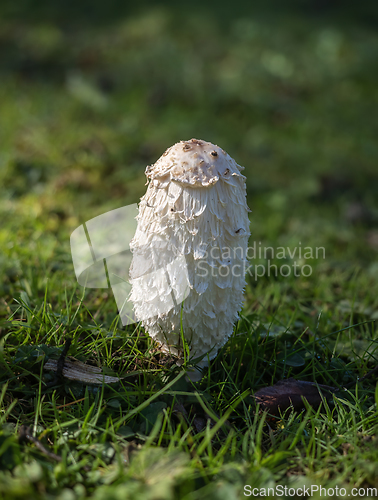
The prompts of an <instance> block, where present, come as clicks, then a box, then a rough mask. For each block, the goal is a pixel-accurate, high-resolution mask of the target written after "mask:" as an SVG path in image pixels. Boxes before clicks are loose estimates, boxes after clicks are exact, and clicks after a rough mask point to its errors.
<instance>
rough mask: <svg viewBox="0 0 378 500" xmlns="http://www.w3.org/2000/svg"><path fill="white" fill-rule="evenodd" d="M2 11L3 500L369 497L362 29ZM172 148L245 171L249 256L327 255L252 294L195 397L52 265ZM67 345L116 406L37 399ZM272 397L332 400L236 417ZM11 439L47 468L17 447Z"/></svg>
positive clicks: (64, 388) (90, 391) (373, 147)
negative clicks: (267, 250)
mask: <svg viewBox="0 0 378 500" xmlns="http://www.w3.org/2000/svg"><path fill="white" fill-rule="evenodd" d="M37 3H38V2H37ZM39 3H41V2H39ZM42 4H43V2H42ZM19 5H20V6H21V7H22V9H23V10H21V11H19V12H16V11H13V10H12V9H13V7H12V6H11V4H10V3H9V5H8V2H4V4H3V5H2V6H1V7H0V14H1V22H0V56H1V57H0V76H1V86H0V109H1V113H0V137H1V150H0V217H1V225H0V276H1V279H0V380H1V383H2V389H1V396H0V401H1V406H0V408H1V409H0V497H1V498H5V499H10V500H16V499H24V498H59V499H61V500H74V499H75V500H76V499H81V498H94V499H96V500H99V499H106V500H113V499H114V500H115V499H117V500H118V499H122V500H124V499H127V498H132V499H138V498H140V499H142V498H143V499H164V500H168V499H171V498H172V499H173V498H180V499H185V500H196V499H203V498H205V499H206V498H208V499H212V500H213V499H218V498H219V499H224V498H229V499H234V498H235V499H239V498H244V495H243V487H244V485H252V487H257V488H268V487H273V486H275V485H281V486H287V487H293V488H297V487H302V486H306V487H309V486H311V485H314V486H315V485H318V486H322V487H324V488H335V487H336V486H338V487H339V488H346V491H347V493H349V492H350V491H351V489H352V488H354V487H357V488H369V487H376V488H378V465H377V464H378V451H377V449H378V447H377V431H378V411H377V403H378V392H377V382H376V378H374V377H372V378H369V379H366V380H363V381H362V382H359V383H358V379H359V378H361V377H363V376H364V375H365V374H366V373H367V372H368V371H369V370H371V369H372V368H374V367H375V366H376V365H377V363H378V351H377V345H378V344H377V341H378V336H377V327H376V320H377V319H378V298H377V297H378V285H377V281H378V280H377V278H378V254H377V250H378V228H377V226H378V201H377V200H378V196H377V195H378V171H377V167H376V160H377V157H378V145H377V139H376V138H377V136H378V127H377V121H376V116H375V115H376V113H375V112H374V105H375V103H376V101H377V96H378V95H377V78H378V69H377V66H376V54H377V50H378V36H377V34H376V31H375V30H374V19H375V18H374V15H373V14H374V13H375V11H374V9H373V8H372V7H371V6H370V7H369V6H368V5H367V4H366V5H365V4H364V3H362V4H361V6H360V10H359V15H358V16H356V17H354V16H353V15H352V13H351V11H350V10H348V8H347V7H346V8H345V9H343V12H342V15H341V13H340V12H338V11H337V9H333V10H332V9H331V8H329V9H327V8H324V9H320V11H317V10H316V9H315V10H306V8H304V7H303V5H302V6H301V5H300V4H299V3H296V2H291V3H290V4H289V3H288V7H287V8H286V9H285V8H282V7H278V6H275V5H274V2H273V3H272V6H271V8H270V10H266V8H265V10H264V6H263V5H259V3H256V6H255V7H253V8H252V7H249V6H247V5H244V4H240V6H239V7H238V9H236V10H235V13H234V15H233V16H227V13H226V12H225V10H226V9H225V7H224V6H223V7H222V8H221V9H220V14H219V15H218V14H217V13H216V12H214V10H211V9H208V10H206V8H203V10H199V8H197V9H196V8H193V9H192V10H191V12H187V13H186V15H185V16H183V15H182V13H179V14H178V13H177V11H176V10H175V9H174V8H173V7H169V8H168V7H165V8H164V7H159V8H156V7H155V8H147V7H146V8H145V9H144V10H141V11H139V12H138V11H137V10H135V12H134V13H133V14H132V15H131V14H130V15H126V14H125V11H122V12H120V13H119V14H117V12H115V11H111V9H108V10H107V9H106V8H105V7H103V6H102V7H101V8H100V6H99V5H97V3H95V5H96V8H94V10H93V12H92V11H91V13H90V14H88V13H87V10H86V9H85V8H84V6H83V7H80V6H79V3H78V5H77V6H76V7H75V9H76V10H73V11H70V10H69V9H68V7H67V9H66V10H64V9H63V11H64V16H63V15H62V18H60V14H62V12H60V10H59V9H62V7H58V6H57V7H56V9H57V10H56V11H54V9H53V8H52V7H49V8H47V6H46V8H45V9H44V8H41V7H40V6H39V10H38V9H36V10H35V11H34V10H33V8H32V7H31V6H30V5H29V4H28V2H20V4H19ZM167 5H168V4H167ZM243 5H244V7H243ZM279 5H281V3H280V4H279ZM21 7H20V9H21ZM276 7H277V9H276ZM71 8H73V7H72V6H71ZM96 9H97V10H96ZM101 9H102V10H101ZM243 9H244V10H243ZM369 9H370V10H369ZM104 11H106V13H105V12H104ZM70 12H71V14H72V12H76V14H75V16H74V18H70ZM87 14H88V15H87ZM105 14H106V15H105ZM339 14H340V15H339ZM91 16H92V18H91ZM96 16H97V17H96ZM60 19H62V21H60ZM69 19H71V20H70V21H69ZM63 20H64V21H63ZM191 137H197V138H202V139H205V140H209V141H212V142H215V143H217V144H219V145H220V146H221V147H223V148H224V149H226V150H227V151H228V152H229V153H230V154H231V156H232V157H233V158H235V159H236V160H237V161H238V163H240V164H242V165H244V166H245V167H246V170H245V175H246V176H247V187H248V202H249V206H250V207H251V209H252V214H251V217H250V220H251V233H252V236H251V240H250V244H251V245H252V244H253V243H254V242H256V244H257V246H258V243H259V242H261V244H262V246H272V247H274V248H277V247H281V246H282V247H289V248H290V249H293V248H294V247H295V246H298V245H299V242H301V246H302V248H304V247H306V246H307V247H312V248H315V247H324V249H325V258H322V256H320V258H318V259H316V258H314V259H309V260H308V261H307V260H306V261H304V260H302V261H301V263H302V264H303V263H308V264H310V265H311V267H312V274H311V275H310V276H309V277H307V278H306V277H303V276H301V277H297V278H296V277H294V276H293V275H291V276H289V277H288V278H283V277H282V276H278V277H277V278H276V277H274V276H270V277H269V276H263V277H261V278H259V279H257V280H256V279H255V277H254V276H250V277H249V278H248V287H247V290H246V302H245V306H244V309H243V312H242V315H241V319H240V321H239V322H238V324H237V325H236V326H235V331H234V333H233V335H232V337H231V338H230V340H229V342H228V343H227V345H226V346H225V347H224V348H223V349H222V351H221V352H220V353H219V355H218V356H217V358H216V359H215V360H214V362H212V363H211V366H210V368H209V369H208V371H206V373H205V376H204V378H203V379H202V381H201V382H200V383H199V384H192V383H190V382H188V381H186V379H185V377H184V376H183V372H182V371H181V370H180V369H179V368H178V367H177V366H176V365H175V363H173V362H172V360H169V359H168V360H167V359H166V358H165V357H164V355H163V354H162V353H160V352H159V350H158V349H157V348H156V347H157V346H156V345H154V343H153V342H152V341H151V339H150V338H148V337H146V335H145V333H144V331H143V329H142V328H140V327H139V326H138V325H131V326H128V327H127V328H123V327H122V326H121V325H120V323H119V319H118V315H117V310H116V304H115V301H114V298H113V295H112V292H111V290H110V289H109V290H108V289H103V290H99V289H91V290H84V289H83V288H81V287H80V286H79V285H78V284H77V283H76V281H75V276H74V270H73V266H72V260H71V255H70V246H69V236H70V234H71V232H72V231H73V230H74V229H75V228H76V227H78V226H79V225H80V224H82V223H83V222H85V221H87V220H89V219H90V218H92V217H95V216H97V215H100V214H102V213H105V212H107V211H109V210H112V209H114V208H119V207H122V206H125V205H127V204H131V203H135V202H138V200H139V198H140V196H142V195H143V193H144V191H145V189H146V188H145V176H144V169H145V167H146V165H148V164H151V163H153V162H154V161H155V160H156V159H157V158H158V157H159V156H160V155H161V154H162V153H163V151H164V150H165V149H166V148H167V147H168V146H170V145H172V144H173V143H174V142H176V141H178V140H181V139H190V138H191ZM271 263H272V264H276V265H278V266H280V265H282V264H288V265H292V263H293V261H292V260H291V259H290V258H286V259H279V258H277V257H276V258H275V259H273V260H272V262H271ZM253 264H264V265H267V259H265V258H264V256H262V258H260V259H256V260H255V261H254V262H253ZM68 338H71V339H72V344H71V347H70V350H69V355H71V356H74V357H75V358H78V359H79V360H81V361H85V362H88V363H90V364H93V365H96V366H99V367H102V368H103V371H104V373H105V374H109V375H114V374H116V375H117V376H119V377H120V378H121V381H120V383H117V384H113V385H103V386H102V385H99V386H95V385H84V384H80V383H78V382H69V381H67V380H65V381H63V382H61V383H57V384H56V385H55V386H54V387H47V386H46V385H47V384H48V383H49V382H51V381H52V380H53V374H52V373H51V372H47V371H44V369H43V365H44V363H45V362H46V361H47V360H48V359H57V358H58V357H59V355H60V353H61V352H62V349H63V346H64V343H65V341H66V340H67V339H68ZM287 377H295V378H298V379H301V380H308V381H316V382H318V383H320V384H327V385H331V386H334V387H338V388H339V391H338V392H336V393H335V395H334V397H333V399H332V401H330V402H328V403H327V402H326V401H324V402H323V404H322V406H321V407H320V408H319V409H317V408H314V409H312V408H309V407H308V408H307V409H306V410H304V411H303V412H302V413H294V412H291V411H290V409H289V410H288V411H286V412H285V414H283V415H281V416H280V417H279V418H278V419H275V420H273V419H272V418H271V417H269V415H264V414H262V413H259V412H256V405H255V403H254V398H253V393H254V392H255V391H257V390H258V389H260V388H262V387H266V386H269V385H272V384H274V383H276V382H277V381H279V380H283V379H285V378H287ZM347 384H350V387H349V389H348V390H344V389H343V386H345V385H347ZM23 424H25V425H28V426H30V427H31V429H32V432H33V433H34V436H35V437H36V438H37V439H38V440H40V441H41V443H42V444H44V446H45V447H46V448H48V449H49V450H50V451H52V452H54V453H55V454H57V455H58V456H60V457H61V461H60V462H59V461H56V460H54V459H52V458H48V457H47V456H46V455H44V454H43V452H41V450H40V449H39V448H38V447H37V446H36V445H35V444H33V443H25V442H20V441H19V437H18V435H19V430H20V427H21V425H23ZM367 495H368V496H369V494H368V493H367ZM318 496H319V493H318ZM323 496H324V495H323ZM370 496H371V497H373V496H374V495H373V494H372V493H370ZM314 498H316V495H314Z"/></svg>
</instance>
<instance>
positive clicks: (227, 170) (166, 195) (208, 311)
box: [129, 139, 250, 378]
mask: <svg viewBox="0 0 378 500" xmlns="http://www.w3.org/2000/svg"><path fill="white" fill-rule="evenodd" d="M241 170H243V167H241V166H239V165H238V164H237V163H236V162H235V161H234V160H233V159H232V158H231V157H230V156H229V155H228V154H227V153H226V152H225V151H223V149H221V148H219V147H218V146H216V145H214V144H211V143H209V142H205V141H202V140H196V139H191V140H190V141H181V142H179V143H177V144H175V145H174V146H172V147H171V148H169V149H167V151H166V152H165V153H164V154H163V155H162V156H161V158H159V160H158V161H157V162H156V163H155V164H154V165H152V166H150V167H147V169H146V176H147V178H148V179H149V181H148V188H147V192H146V194H145V195H144V196H143V197H142V198H141V202H140V205H139V215H138V218H137V221H138V226H137V230H136V233H135V236H134V238H133V240H132V242H131V244H130V248H131V251H132V253H133V260H132V264H131V268H130V277H131V281H130V282H131V284H132V289H131V293H130V297H129V298H130V300H131V301H132V302H133V305H134V311H135V315H136V318H137V320H141V322H142V324H143V326H144V328H145V329H146V331H147V332H148V334H149V335H150V336H151V337H152V338H154V339H155V340H156V341H158V342H159V343H160V344H161V347H162V350H163V351H165V352H170V353H172V354H174V355H175V356H177V357H178V358H183V349H182V341H181V338H180V331H181V325H182V329H183V334H184V337H185V339H186V341H187V343H188V345H189V348H190V356H191V357H192V358H198V357H200V356H204V355H206V356H205V357H204V358H203V360H202V361H201V362H200V363H198V366H200V367H204V366H207V363H208V359H210V360H211V359H213V358H214V357H215V356H216V354H217V352H218V350H219V349H220V348H221V347H222V346H223V345H224V344H225V343H226V342H227V339H228V338H229V337H230V335H231V334H232V331H233V327H234V324H235V321H237V320H238V317H239V315H238V312H239V311H240V309H241V307H242V303H243V294H244V288H245V285H246V282H245V270H246V265H247V260H246V253H247V245H248V237H249V235H250V232H249V220H248V212H249V209H248V206H247V202H246V186H245V177H244V176H243V175H242V174H241V173H240V172H241ZM184 289H185V294H184V295H183V290H184ZM172 295H173V297H175V298H176V300H175V298H172ZM183 297H185V299H184V300H183V301H182V300H181V299H182V298H183ZM177 299H178V300H177ZM192 378H198V377H196V376H195V375H192Z"/></svg>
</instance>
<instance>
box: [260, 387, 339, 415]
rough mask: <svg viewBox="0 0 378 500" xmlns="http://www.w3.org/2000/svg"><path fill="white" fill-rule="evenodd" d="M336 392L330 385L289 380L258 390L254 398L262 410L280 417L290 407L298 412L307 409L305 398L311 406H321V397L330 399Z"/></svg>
mask: <svg viewBox="0 0 378 500" xmlns="http://www.w3.org/2000/svg"><path fill="white" fill-rule="evenodd" d="M336 390H337V389H335V388H334V387H330V386H328V385H323V384H316V383H314V382H306V381H304V380H295V379H294V378H288V379H286V380H280V381H279V382H277V383H276V384H275V385H272V386H270V387H264V388H262V389H260V390H258V391H257V392H255V394H254V397H255V400H256V403H258V405H259V406H260V408H261V409H263V410H267V411H268V412H269V413H271V414H272V415H278V414H279V413H280V411H281V412H283V411H285V410H287V409H288V408H290V407H292V408H293V409H294V410H296V411H299V410H302V409H303V408H304V407H305V405H304V402H303V398H305V399H306V400H307V401H308V402H309V404H310V405H311V406H319V405H320V403H321V402H322V397H321V395H323V396H324V397H325V399H329V398H330V396H331V394H332V393H333V392H335V391H336Z"/></svg>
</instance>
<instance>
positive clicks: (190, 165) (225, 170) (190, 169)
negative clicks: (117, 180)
mask: <svg viewBox="0 0 378 500" xmlns="http://www.w3.org/2000/svg"><path fill="white" fill-rule="evenodd" d="M242 169H243V167H241V166H240V165H238V164H237V163H236V162H235V160H233V159H232V158H231V156H230V155H228V154H227V153H226V152H225V151H224V150H223V149H221V148H220V147H219V146H216V145H215V144H212V143H211V142H206V141H202V140H197V139H191V140H189V141H180V142H178V143H177V144H175V145H174V146H172V147H170V148H169V149H167V150H166V151H165V153H164V154H163V155H162V156H161V157H160V158H159V159H158V160H157V162H156V163H155V164H154V165H151V166H149V167H147V168H146V176H147V177H148V178H149V179H151V180H152V181H155V182H156V184H157V185H159V184H163V186H164V185H166V184H167V183H169V182H170V181H175V182H178V183H180V184H184V185H187V186H188V187H190V186H192V187H197V188H198V187H209V186H212V185H214V184H215V183H216V182H218V180H219V179H220V178H223V179H224V180H226V182H227V180H228V179H229V180H230V181H231V179H232V176H238V177H243V176H241V174H240V171H241V170H242ZM231 183H232V181H231Z"/></svg>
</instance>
